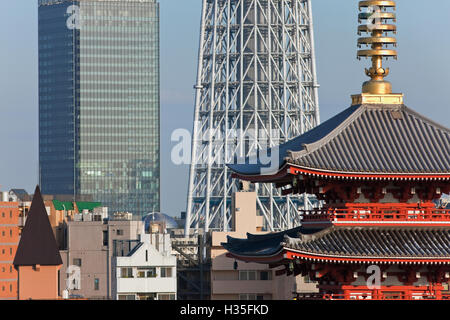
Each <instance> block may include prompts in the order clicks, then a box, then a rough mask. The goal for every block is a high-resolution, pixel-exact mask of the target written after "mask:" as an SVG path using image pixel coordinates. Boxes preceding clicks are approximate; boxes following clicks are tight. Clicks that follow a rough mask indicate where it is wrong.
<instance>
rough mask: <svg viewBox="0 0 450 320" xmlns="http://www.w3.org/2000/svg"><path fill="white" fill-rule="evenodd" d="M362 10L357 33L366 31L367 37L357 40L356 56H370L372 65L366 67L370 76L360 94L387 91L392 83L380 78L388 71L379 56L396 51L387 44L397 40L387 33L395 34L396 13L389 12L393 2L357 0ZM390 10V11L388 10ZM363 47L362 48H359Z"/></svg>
mask: <svg viewBox="0 0 450 320" xmlns="http://www.w3.org/2000/svg"><path fill="white" fill-rule="evenodd" d="M362 9H366V10H367V11H366V12H361V13H360V14H359V15H358V21H359V23H360V24H361V25H360V26H359V27H358V35H360V36H361V35H362V34H368V36H365V37H361V38H359V39H358V47H359V48H362V49H361V50H358V59H361V58H362V57H364V58H371V59H372V67H371V68H370V69H366V75H367V76H369V77H370V78H371V80H370V81H367V82H365V83H364V85H363V93H371V94H390V93H392V85H391V84H390V83H389V82H387V81H385V80H384V78H385V77H386V76H387V75H388V74H389V69H388V68H386V69H385V68H383V65H382V62H383V58H386V59H388V58H394V59H397V51H396V50H394V49H390V48H389V46H393V47H396V46H397V39H396V38H395V37H392V36H390V34H391V33H393V34H396V33H397V26H396V25H394V24H393V23H395V22H396V14H395V13H394V12H392V11H394V10H395V9H396V3H395V1H384V0H372V1H360V2H359V10H360V11H361V10H362ZM390 10H392V11H390ZM364 46H365V47H366V48H363V47H364Z"/></svg>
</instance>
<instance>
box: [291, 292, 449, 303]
mask: <svg viewBox="0 0 450 320" xmlns="http://www.w3.org/2000/svg"><path fill="white" fill-rule="evenodd" d="M295 300H303V301H305V300H355V301H357V300H358V301H362V300H450V294H447V293H446V294H441V295H440V297H439V296H438V295H436V294H434V293H423V294H415V295H410V294H403V293H402V294H396V295H395V296H389V295H381V297H377V298H374V297H372V296H371V295H370V294H368V295H351V296H350V297H348V296H346V295H344V294H322V293H297V294H296V297H295Z"/></svg>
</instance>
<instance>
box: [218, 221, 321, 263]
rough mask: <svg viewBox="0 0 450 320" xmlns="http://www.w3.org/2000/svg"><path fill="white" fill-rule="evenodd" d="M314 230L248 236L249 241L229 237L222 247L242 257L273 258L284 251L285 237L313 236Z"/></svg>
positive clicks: (296, 229) (293, 230)
mask: <svg viewBox="0 0 450 320" xmlns="http://www.w3.org/2000/svg"><path fill="white" fill-rule="evenodd" d="M313 232H314V230H310V229H305V228H303V227H298V228H295V229H291V230H288V231H283V232H278V233H269V234H265V235H253V234H247V239H236V238H232V237H230V236H228V237H227V240H228V242H226V243H222V246H223V247H224V248H225V249H227V250H228V251H230V252H232V253H239V255H240V256H271V255H274V254H276V253H278V252H279V251H280V250H281V249H282V245H281V243H282V242H283V241H284V239H285V237H286V236H288V237H295V236H296V235H297V234H299V233H301V234H311V233H313Z"/></svg>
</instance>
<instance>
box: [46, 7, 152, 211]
mask: <svg viewBox="0 0 450 320" xmlns="http://www.w3.org/2000/svg"><path fill="white" fill-rule="evenodd" d="M159 78H160V76H159V4H158V2H157V1H156V0H119V1H118V0H102V1H100V0H82V1H68V0H39V170H40V184H41V188H42V192H43V193H45V194H66V195H74V196H77V195H92V196H93V200H95V201H101V202H102V203H103V205H105V206H108V207H110V212H116V211H121V212H124V211H128V212H132V213H135V214H138V215H143V214H145V213H148V212H152V211H159V209H160V154H159V151H160V142H159V141H160V122H159V119H160V114H159V112H160V110H159V108H160V100H159V91H160V89H159Z"/></svg>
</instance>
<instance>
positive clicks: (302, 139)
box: [229, 104, 450, 181]
mask: <svg viewBox="0 0 450 320" xmlns="http://www.w3.org/2000/svg"><path fill="white" fill-rule="evenodd" d="M277 154H278V157H277V156H276V155H277ZM272 155H274V157H273V158H274V159H275V161H278V163H277V164H275V165H274V164H273V161H272V163H268V164H264V163H263V160H261V157H260V156H256V157H253V158H246V159H241V160H240V161H239V160H236V161H235V163H237V164H231V165H229V167H230V168H231V169H232V170H233V171H234V172H235V176H236V177H238V178H241V179H244V180H250V181H256V178H258V177H259V178H261V176H266V178H265V180H267V181H270V180H273V181H276V179H275V178H276V177H278V178H279V177H280V173H284V172H286V171H287V170H284V169H286V167H288V166H290V167H295V168H298V169H299V170H300V171H301V170H305V172H313V173H318V174H319V175H320V174H321V173H323V174H324V175H328V176H330V175H331V176H332V175H334V174H344V175H346V174H348V175H357V176H358V175H363V176H364V175H368V174H371V175H374V176H377V175H379V176H382V175H388V176H395V175H400V176H402V175H409V177H411V175H412V176H416V175H417V176H420V175H422V176H433V177H445V178H446V179H448V178H450V129H448V128H446V127H444V126H442V125H439V124H437V123H436V122H434V121H432V120H430V119H428V118H426V117H424V116H423V115H420V114H419V113H417V112H415V111H413V110H411V109H409V108H408V107H406V106H405V105H380V104H362V105H354V106H351V107H349V108H347V109H346V110H344V111H343V112H341V113H339V114H338V115H336V116H335V117H333V118H331V119H330V120H328V121H326V122H324V123H322V124H321V125H319V126H317V127H316V128H314V129H312V130H310V131H308V132H307V133H305V134H303V135H301V136H299V137H297V138H294V139H293V140H291V141H289V142H287V143H285V144H283V145H280V146H278V147H275V148H273V149H270V150H268V151H267V157H271V156H272ZM277 175H278V176H277Z"/></svg>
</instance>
